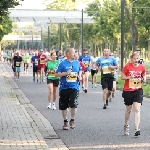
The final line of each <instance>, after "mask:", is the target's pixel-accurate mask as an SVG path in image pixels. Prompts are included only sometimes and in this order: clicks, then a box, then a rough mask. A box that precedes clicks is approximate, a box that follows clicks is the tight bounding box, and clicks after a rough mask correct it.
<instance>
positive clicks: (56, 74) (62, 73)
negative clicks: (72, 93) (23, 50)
mask: <svg viewBox="0 0 150 150" xmlns="http://www.w3.org/2000/svg"><path fill="white" fill-rule="evenodd" d="M70 73H71V69H69V70H68V71H67V72H57V73H55V76H56V77H63V76H67V75H69V74H70Z"/></svg>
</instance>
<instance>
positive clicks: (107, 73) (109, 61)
mask: <svg viewBox="0 0 150 150" xmlns="http://www.w3.org/2000/svg"><path fill="white" fill-rule="evenodd" d="M96 64H97V65H98V66H99V67H101V72H102V76H103V77H113V76H114V69H113V70H112V69H109V68H108V66H110V65H111V66H117V61H116V59H115V58H114V57H113V56H109V57H108V58H104V57H100V58H99V59H98V60H97V62H96Z"/></svg>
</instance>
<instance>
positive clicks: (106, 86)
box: [97, 49, 118, 109]
mask: <svg viewBox="0 0 150 150" xmlns="http://www.w3.org/2000/svg"><path fill="white" fill-rule="evenodd" d="M109 54H110V50H109V49H104V51H103V56H102V57H100V58H99V59H98V60H97V66H99V67H100V68H101V85H102V89H103V102H104V106H103V109H106V108H107V106H108V98H109V96H110V94H111V91H112V88H113V80H114V69H117V68H118V66H117V62H116V59H114V57H112V56H109Z"/></svg>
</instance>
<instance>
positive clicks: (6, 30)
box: [0, 16, 12, 41]
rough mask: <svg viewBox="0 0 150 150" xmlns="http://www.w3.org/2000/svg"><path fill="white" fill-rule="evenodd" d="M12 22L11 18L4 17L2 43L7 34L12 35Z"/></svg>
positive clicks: (0, 29)
mask: <svg viewBox="0 0 150 150" xmlns="http://www.w3.org/2000/svg"><path fill="white" fill-rule="evenodd" d="M11 29H12V21H11V20H10V18H9V17H7V16H5V17H3V21H2V22H1V24H0V41H1V40H2V38H3V36H4V35H5V34H8V33H10V32H11V31H12V30H11Z"/></svg>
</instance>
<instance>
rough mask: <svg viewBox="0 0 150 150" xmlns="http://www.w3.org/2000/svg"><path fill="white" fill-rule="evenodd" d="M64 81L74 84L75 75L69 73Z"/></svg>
mask: <svg viewBox="0 0 150 150" xmlns="http://www.w3.org/2000/svg"><path fill="white" fill-rule="evenodd" d="M66 81H67V82H76V81H77V73H76V72H71V74H70V75H68V76H67V77H66Z"/></svg>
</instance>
